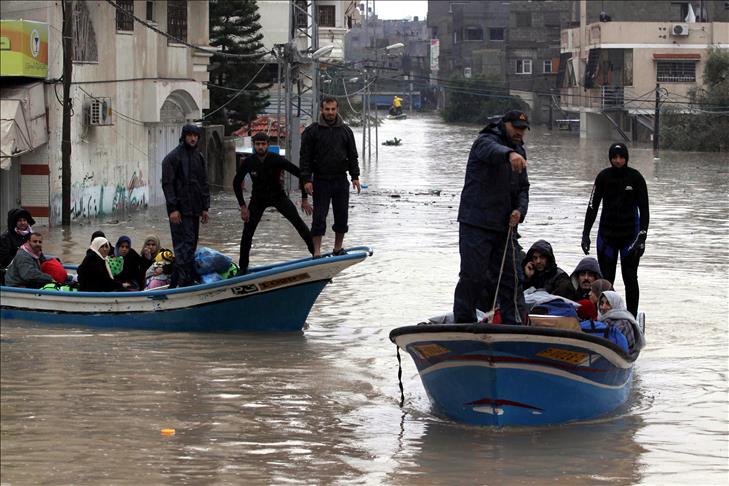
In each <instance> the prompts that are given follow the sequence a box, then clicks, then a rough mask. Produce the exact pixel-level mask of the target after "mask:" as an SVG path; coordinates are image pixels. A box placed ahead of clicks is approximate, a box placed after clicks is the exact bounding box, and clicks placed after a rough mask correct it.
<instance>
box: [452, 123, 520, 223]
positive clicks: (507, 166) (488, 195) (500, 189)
mask: <svg viewBox="0 0 729 486" xmlns="http://www.w3.org/2000/svg"><path fill="white" fill-rule="evenodd" d="M511 152H516V153H518V154H519V155H521V156H522V157H524V158H525V159H526V151H525V150H524V146H523V145H521V144H514V143H513V142H512V141H511V140H510V139H509V138H508V137H507V136H506V127H505V126H504V123H503V121H499V122H498V123H491V124H489V125H487V126H486V127H485V128H484V129H483V130H481V131H480V132H479V136H478V137H477V138H476V140H475V141H474V142H473V145H472V146H471V152H470V153H469V154H468V163H467V164H466V177H465V182H464V184H463V191H462V192H461V204H460V206H459V208H458V222H459V223H465V224H469V225H472V226H477V227H479V228H483V229H486V230H491V231H499V232H504V233H505V232H506V231H507V230H508V228H509V218H510V217H511V212H512V211H513V210H515V209H518V210H519V212H520V213H521V218H520V220H519V222H523V221H524V217H525V216H526V213H527V209H528V207H529V178H528V176H527V171H526V169H525V170H523V171H522V172H521V173H516V172H513V171H512V170H511V162H509V154H510V153H511Z"/></svg>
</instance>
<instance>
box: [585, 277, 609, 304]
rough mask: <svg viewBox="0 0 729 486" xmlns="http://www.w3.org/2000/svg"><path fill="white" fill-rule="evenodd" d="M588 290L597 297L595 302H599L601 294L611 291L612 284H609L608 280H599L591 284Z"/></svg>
mask: <svg viewBox="0 0 729 486" xmlns="http://www.w3.org/2000/svg"><path fill="white" fill-rule="evenodd" d="M590 290H592V293H593V294H595V295H596V296H597V302H598V303H599V302H600V296H601V295H602V293H603V292H605V291H606V290H613V284H611V283H610V281H609V280H605V279H604V278H599V279H597V280H595V281H594V282H592V286H591V287H590Z"/></svg>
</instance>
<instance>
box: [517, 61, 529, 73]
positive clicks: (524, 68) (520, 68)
mask: <svg viewBox="0 0 729 486" xmlns="http://www.w3.org/2000/svg"><path fill="white" fill-rule="evenodd" d="M531 73H532V60H531V59H517V60H516V74H531Z"/></svg>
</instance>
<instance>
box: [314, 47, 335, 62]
mask: <svg viewBox="0 0 729 486" xmlns="http://www.w3.org/2000/svg"><path fill="white" fill-rule="evenodd" d="M333 50H334V44H329V45H326V46H324V47H320V48H319V49H317V50H316V51H314V53H313V54H312V55H311V58H312V59H319V58H320V57H324V56H326V55H327V54H329V53H330V52H332V51H333Z"/></svg>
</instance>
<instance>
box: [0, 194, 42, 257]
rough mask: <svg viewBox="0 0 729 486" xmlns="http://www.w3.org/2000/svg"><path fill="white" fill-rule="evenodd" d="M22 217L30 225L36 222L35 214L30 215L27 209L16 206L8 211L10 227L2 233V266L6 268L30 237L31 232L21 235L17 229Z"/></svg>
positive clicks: (0, 252)
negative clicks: (16, 226)
mask: <svg viewBox="0 0 729 486" xmlns="http://www.w3.org/2000/svg"><path fill="white" fill-rule="evenodd" d="M20 218H25V219H27V220H28V224H29V225H30V226H33V225H34V224H35V220H34V219H33V216H31V215H30V212H28V210H27V209H23V208H15V209H11V210H10V211H8V229H7V231H5V232H4V233H3V234H2V235H0V268H6V267H7V266H8V265H10V262H12V261H13V258H14V257H15V254H16V253H17V252H18V248H20V247H21V246H22V245H23V243H25V242H26V241H28V239H29V238H30V233H28V234H27V235H19V234H18V233H17V232H16V231H15V225H16V224H18V220H19V219H20Z"/></svg>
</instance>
